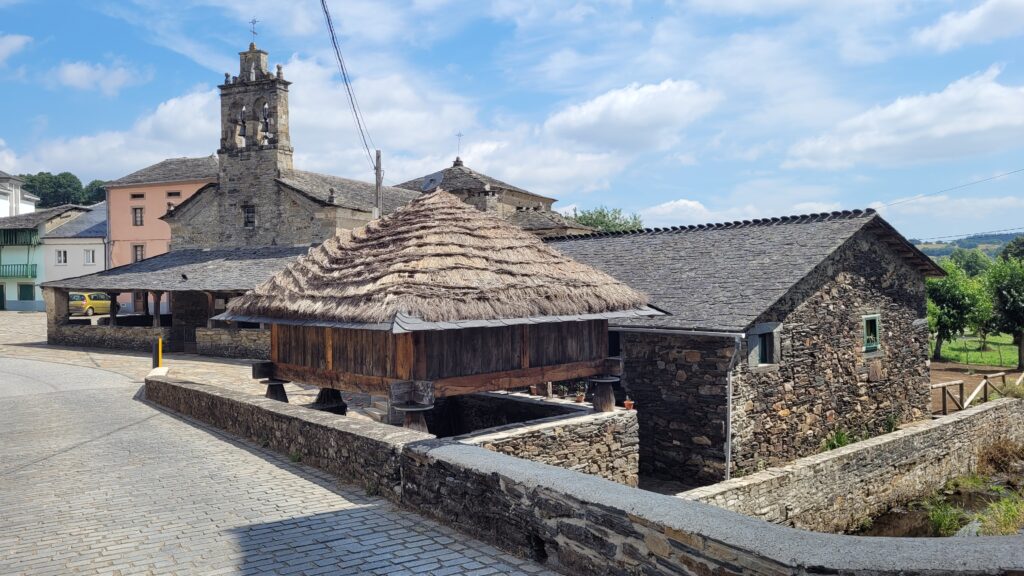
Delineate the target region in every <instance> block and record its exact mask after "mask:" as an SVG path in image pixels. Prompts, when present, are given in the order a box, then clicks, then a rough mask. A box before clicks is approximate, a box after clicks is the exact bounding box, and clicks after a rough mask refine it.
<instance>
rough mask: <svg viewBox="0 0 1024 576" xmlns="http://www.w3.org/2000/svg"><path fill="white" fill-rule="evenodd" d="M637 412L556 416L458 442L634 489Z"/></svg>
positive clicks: (638, 442)
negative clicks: (582, 473)
mask: <svg viewBox="0 0 1024 576" xmlns="http://www.w3.org/2000/svg"><path fill="white" fill-rule="evenodd" d="M637 428H638V427H637V421H636V412H635V411H632V410H630V411H627V410H616V411H614V412H598V413H591V414H586V415H583V416H577V415H569V416H556V417H554V418H545V419H543V420H535V421H533V422H528V423H525V424H512V425H509V426H503V427H501V428H492V429H490V430H483V431H480V432H477V433H475V434H473V435H471V436H463V437H461V438H459V440H460V441H461V442H463V443H465V444H472V445H476V446H481V447H483V448H486V449H488V450H492V451H494V452H501V453H502V454H508V455H511V456H516V457H518V458H524V459H526V460H533V461H534V462H542V463H544V464H551V465H552V466H558V467H559V468H566V469H569V470H576V471H578V472H584V473H587V474H593V475H595V476H600V477H602V478H607V479H608V480H611V481H613V482H618V483H620V484H625V485H626V486H636V485H637V479H638V476H637V474H638V465H639V460H640V439H639V437H638V435H637Z"/></svg>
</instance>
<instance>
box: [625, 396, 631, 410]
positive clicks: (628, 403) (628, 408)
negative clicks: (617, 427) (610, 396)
mask: <svg viewBox="0 0 1024 576" xmlns="http://www.w3.org/2000/svg"><path fill="white" fill-rule="evenodd" d="M622 405H623V406H625V407H626V410H632V409H633V401H632V400H630V399H629V396H626V401H625V402H623V403H622Z"/></svg>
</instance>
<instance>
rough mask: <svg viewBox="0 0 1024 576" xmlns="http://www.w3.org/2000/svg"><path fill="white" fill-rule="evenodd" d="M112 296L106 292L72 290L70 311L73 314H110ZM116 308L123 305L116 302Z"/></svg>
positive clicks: (69, 302)
mask: <svg viewBox="0 0 1024 576" xmlns="http://www.w3.org/2000/svg"><path fill="white" fill-rule="evenodd" d="M110 305H111V302H110V296H109V295H107V294H106V293H105V292H72V293H71V294H68V311H69V312H70V313H71V315H72V316H74V315H75V314H84V315H86V316H92V315H93V314H110ZM113 305H114V310H119V309H120V308H121V307H120V306H119V305H118V304H117V303H116V302H114V303H113Z"/></svg>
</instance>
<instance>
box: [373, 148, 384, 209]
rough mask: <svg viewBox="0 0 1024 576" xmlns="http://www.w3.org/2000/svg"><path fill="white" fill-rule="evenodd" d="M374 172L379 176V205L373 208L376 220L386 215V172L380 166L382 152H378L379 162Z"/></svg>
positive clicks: (374, 167)
mask: <svg viewBox="0 0 1024 576" xmlns="http://www.w3.org/2000/svg"><path fill="white" fill-rule="evenodd" d="M373 171H374V172H375V173H376V175H377V205H376V206H375V207H374V208H373V219H374V220H376V219H377V218H380V217H381V216H383V215H384V190H383V189H382V187H383V185H384V171H383V170H381V166H380V150H377V161H376V162H375V163H374V166H373Z"/></svg>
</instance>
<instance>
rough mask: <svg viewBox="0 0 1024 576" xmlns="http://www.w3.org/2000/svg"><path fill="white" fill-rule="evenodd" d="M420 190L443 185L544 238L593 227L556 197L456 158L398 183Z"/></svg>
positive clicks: (426, 190)
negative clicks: (567, 212) (564, 209)
mask: <svg viewBox="0 0 1024 576" xmlns="http://www.w3.org/2000/svg"><path fill="white" fill-rule="evenodd" d="M398 187H399V188H406V189H409V190H415V191H418V192H424V193H426V192H432V191H434V190H436V189H437V188H441V189H442V190H445V191H446V192H450V193H452V194H454V195H456V196H458V197H459V198H461V199H462V200H463V202H466V203H467V204H469V205H471V206H474V207H476V208H477V209H478V210H481V211H484V212H497V213H498V215H500V216H502V217H503V218H505V219H507V220H509V221H510V222H512V223H513V224H515V225H516V226H519V227H520V228H522V229H523V230H526V231H529V232H533V233H534V234H536V235H538V236H540V237H541V238H547V237H554V236H569V235H573V234H587V233H590V232H593V229H591V228H588V227H586V226H583V225H581V224H577V223H575V222H573V221H572V220H569V219H568V218H565V217H564V216H562V215H561V214H559V213H558V212H555V211H554V210H552V209H551V206H552V204H554V203H555V199H554V198H548V197H547V196H541V195H540V194H534V193H533V192H528V191H526V190H523V189H522V188H519V187H518V186H513V185H512V184H508V183H506V182H502V181H501V180H498V179H497V178H492V177H490V176H487V175H486V174H480V173H479V172H475V171H473V170H472V169H471V168H469V167H467V166H466V165H465V164H464V163H463V162H462V159H461V158H456V159H455V162H453V163H452V165H451V167H449V168H445V169H444V170H441V171H440V172H435V173H433V174H428V175H427V176H422V177H420V178H416V179H413V180H409V181H408V182H403V183H401V184H399V185H398Z"/></svg>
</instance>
